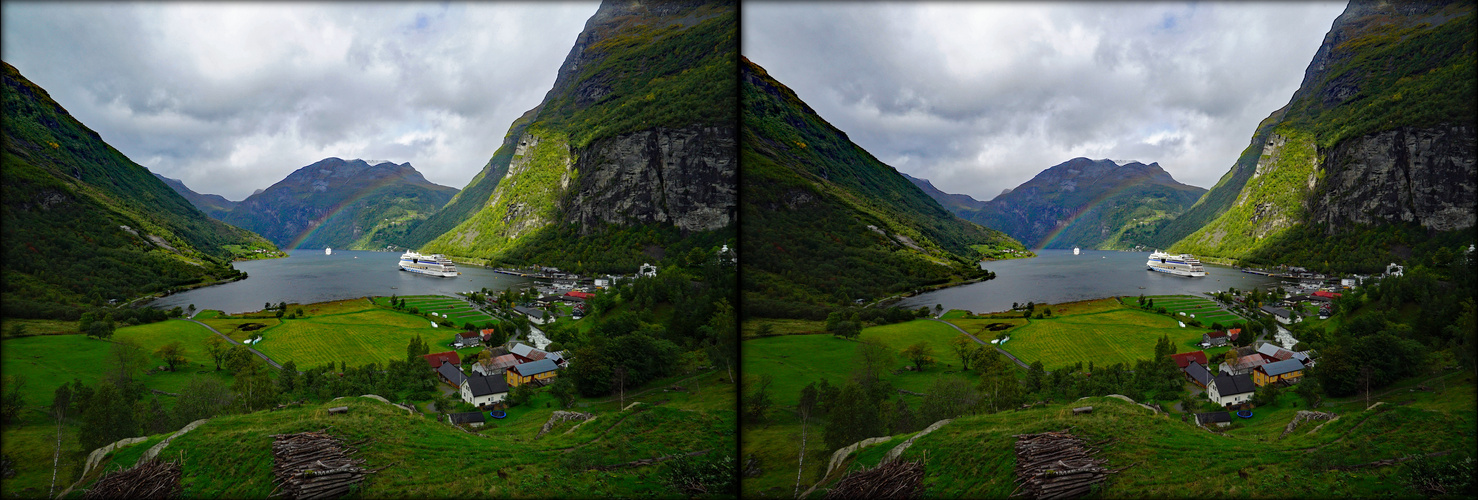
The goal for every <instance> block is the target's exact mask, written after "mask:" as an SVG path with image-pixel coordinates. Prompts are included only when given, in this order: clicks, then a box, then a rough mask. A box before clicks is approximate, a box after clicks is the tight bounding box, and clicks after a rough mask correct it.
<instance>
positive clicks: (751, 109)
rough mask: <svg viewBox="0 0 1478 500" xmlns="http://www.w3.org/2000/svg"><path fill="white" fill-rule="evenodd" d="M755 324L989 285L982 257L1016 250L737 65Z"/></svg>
mask: <svg viewBox="0 0 1478 500" xmlns="http://www.w3.org/2000/svg"><path fill="white" fill-rule="evenodd" d="M741 68H742V73H741V80H742V85H743V87H742V92H743V95H742V98H743V99H744V101H743V102H744V113H743V120H744V125H743V127H744V128H743V134H744V137H743V140H742V141H741V153H740V155H741V158H742V160H743V162H744V172H743V176H741V179H740V182H741V186H742V189H743V190H744V204H743V210H744V215H743V217H744V219H745V220H744V224H743V227H742V231H743V238H742V241H741V247H740V252H739V253H740V255H741V259H742V261H743V265H744V273H743V275H742V290H743V293H744V294H745V297H744V301H743V304H744V308H745V314H746V315H748V316H806V315H810V314H812V313H814V312H816V311H821V310H822V309H821V308H818V307H817V306H822V307H824V306H827V305H836V304H850V303H852V302H854V301H855V300H864V301H871V300H874V299H880V298H883V297H886V296H888V295H890V294H893V293H897V292H901V291H907V290H911V289H914V288H917V287H919V286H921V285H925V284H937V283H946V282H949V281H953V280H960V279H966V278H975V277H981V276H983V275H984V273H983V272H982V271H981V270H980V269H979V267H977V266H976V262H977V261H978V260H979V259H981V258H982V257H988V256H996V255H997V253H998V252H1002V251H1004V250H1007V249H1014V250H1022V249H1023V248H1022V246H1021V244H1020V243H1018V242H1016V241H1015V240H1012V239H1011V238H1010V237H1008V236H1006V235H1004V234H1001V233H1000V232H998V231H993V230H990V229H986V228H984V227H981V226H979V225H977V224H974V223H971V222H968V221H965V220H963V219H960V218H959V217H956V216H955V215H954V214H952V213H950V211H948V210H945V209H944V207H941V206H940V205H939V203H938V202H936V201H934V200H933V199H932V198H930V197H929V196H928V195H926V194H924V192H923V191H922V190H920V189H919V188H918V187H917V186H915V185H914V184H913V183H911V182H909V180H908V179H905V178H904V177H903V175H902V174H899V173H898V171H897V170H895V169H893V167H890V166H888V165H885V164H883V163H882V162H880V161H878V159H877V158H875V157H873V156H872V155H871V154H869V153H868V152H867V151H866V150H863V149H862V148H861V147H859V146H857V145H856V144H854V143H852V141H851V140H850V139H848V138H847V134H846V133H845V132H842V131H841V130H837V129H836V127H833V126H832V125H831V124H830V123H827V122H826V120H825V119H823V118H821V117H820V116H819V115H817V114H816V112H815V111H814V110H812V109H811V108H810V106H807V105H806V103H805V102H803V101H801V100H800V98H799V97H798V96H796V94H795V92H794V91H792V90H791V89H790V88H788V87H786V86H785V85H783V84H781V83H780V82H778V81H776V80H775V79H774V78H771V77H770V75H769V74H768V73H766V72H765V70H764V68H761V67H759V66H758V65H756V64H754V63H751V62H749V61H748V60H747V59H746V60H744V61H742V62H741Z"/></svg>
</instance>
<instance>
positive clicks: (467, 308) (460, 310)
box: [374, 295, 498, 327]
mask: <svg viewBox="0 0 1478 500" xmlns="http://www.w3.org/2000/svg"><path fill="white" fill-rule="evenodd" d="M399 298H402V299H405V305H406V307H414V308H416V309H418V310H420V311H421V313H422V314H425V313H433V312H434V313H437V314H442V315H445V316H446V318H447V319H448V320H451V321H452V322H454V323H456V324H457V326H459V327H460V326H462V324H463V323H473V324H476V325H482V324H484V323H489V322H491V323H497V322H498V320H497V319H496V318H494V317H492V316H489V315H487V314H484V313H482V312H480V311H478V310H477V309H475V308H473V307H472V306H471V305H469V304H468V303H467V301H465V300H462V299H460V298H456V297H448V296H445V295H407V296H404V297H399ZM374 301H375V304H377V305H382V306H386V307H389V306H390V299H389V297H375V299H374Z"/></svg>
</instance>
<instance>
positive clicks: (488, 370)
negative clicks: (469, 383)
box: [472, 354, 519, 375]
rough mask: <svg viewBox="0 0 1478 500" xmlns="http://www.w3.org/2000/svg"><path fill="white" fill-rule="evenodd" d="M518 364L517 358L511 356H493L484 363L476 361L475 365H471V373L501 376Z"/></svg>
mask: <svg viewBox="0 0 1478 500" xmlns="http://www.w3.org/2000/svg"><path fill="white" fill-rule="evenodd" d="M518 363H519V361H518V358H517V357H514V355H512V354H504V355H502V356H494V357H492V358H490V359H488V360H487V361H486V362H483V361H478V362H477V364H474V365H472V373H476V374H478V375H502V374H504V373H505V372H507V371H508V369H509V368H512V367H513V365H516V364H518Z"/></svg>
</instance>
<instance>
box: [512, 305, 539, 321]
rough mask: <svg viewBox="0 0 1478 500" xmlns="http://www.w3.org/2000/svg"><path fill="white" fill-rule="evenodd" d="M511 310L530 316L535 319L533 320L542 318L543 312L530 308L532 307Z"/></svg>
mask: <svg viewBox="0 0 1478 500" xmlns="http://www.w3.org/2000/svg"><path fill="white" fill-rule="evenodd" d="M513 310H515V311H518V312H520V313H522V314H523V315H524V316H532V317H535V318H543V317H544V311H543V310H542V309H535V308H532V307H525V306H516V307H514V308H513Z"/></svg>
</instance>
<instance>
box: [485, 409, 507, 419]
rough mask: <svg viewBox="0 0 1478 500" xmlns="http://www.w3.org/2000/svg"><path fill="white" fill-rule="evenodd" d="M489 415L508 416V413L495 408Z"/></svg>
mask: <svg viewBox="0 0 1478 500" xmlns="http://www.w3.org/2000/svg"><path fill="white" fill-rule="evenodd" d="M488 416H491V417H493V418H503V417H506V416H508V414H507V413H505V412H503V410H493V411H490V412H488Z"/></svg>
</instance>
